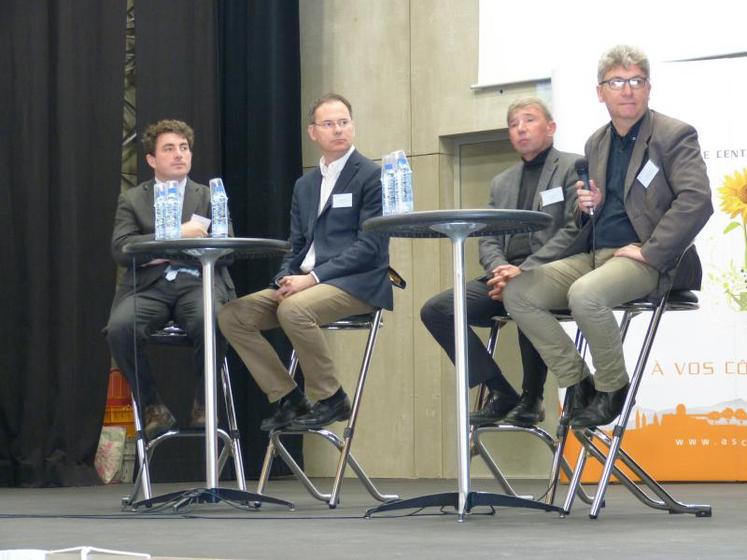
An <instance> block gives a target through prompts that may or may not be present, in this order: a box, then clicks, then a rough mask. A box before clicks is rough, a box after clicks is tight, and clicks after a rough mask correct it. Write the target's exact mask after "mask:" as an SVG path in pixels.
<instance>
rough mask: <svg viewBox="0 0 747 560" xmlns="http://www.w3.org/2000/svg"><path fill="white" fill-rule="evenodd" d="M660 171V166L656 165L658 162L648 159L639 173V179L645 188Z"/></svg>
mask: <svg viewBox="0 0 747 560" xmlns="http://www.w3.org/2000/svg"><path fill="white" fill-rule="evenodd" d="M658 172H659V168H658V167H656V164H655V163H654V162H653V161H651V160H648V161H647V162H646V165H644V166H643V169H641V172H640V173H639V174H638V181H639V182H640V183H641V185H643V186H644V187H645V188H648V186H649V185H650V184H651V181H652V180H653V179H654V177H656V174H657V173H658Z"/></svg>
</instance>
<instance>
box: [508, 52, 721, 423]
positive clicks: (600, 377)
mask: <svg viewBox="0 0 747 560" xmlns="http://www.w3.org/2000/svg"><path fill="white" fill-rule="evenodd" d="M649 72H650V65H649V61H648V59H647V57H646V55H645V54H644V53H643V52H641V51H640V50H638V49H636V48H633V47H629V46H626V45H620V46H617V47H614V48H612V49H610V50H609V51H608V52H606V53H605V54H604V55H603V56H602V58H601V60H600V61H599V67H598V85H597V95H598V97H599V101H600V102H602V103H604V104H605V105H606V106H607V110H608V112H609V114H610V117H611V123H610V124H608V125H605V126H603V127H602V128H600V129H599V130H597V131H596V132H595V133H594V134H592V135H591V137H590V138H589V140H588V141H587V142H586V147H585V153H586V157H587V159H588V164H589V166H588V168H589V175H590V177H591V180H590V184H589V185H588V186H587V185H584V183H583V182H581V181H579V183H577V188H578V209H579V210H580V212H579V213H578V215H579V219H580V221H581V224H582V226H583V227H582V229H581V231H580V233H579V235H578V237H577V238H576V239H575V240H574V242H573V243H572V244H571V246H570V247H569V249H568V250H567V251H566V258H563V259H562V260H559V261H556V262H554V263H549V264H546V265H543V266H541V267H539V268H537V269H535V270H533V271H530V272H528V273H527V274H523V275H522V276H521V277H519V278H517V279H515V280H514V281H513V282H512V283H511V284H509V285H508V286H507V288H506V290H505V294H504V300H503V301H504V303H505V305H506V308H507V309H508V310H509V311H510V313H511V316H512V317H513V318H514V320H515V321H516V322H517V323H518V325H519V327H520V328H521V329H522V330H523V331H524V333H526V335H527V336H528V337H529V339H530V340H531V341H532V342H533V343H534V345H535V347H536V348H537V350H539V352H540V354H541V355H542V358H543V359H544V360H545V363H546V364H547V365H548V367H549V368H550V370H551V371H553V372H554V373H555V375H556V376H557V377H558V384H559V385H560V386H561V387H569V388H570V390H571V391H572V393H571V394H572V401H571V411H570V422H571V425H573V426H575V427H588V426H599V425H604V424H608V423H610V422H612V421H613V420H614V419H615V418H616V417H617V416H618V415H619V414H620V412H621V410H622V407H623V405H624V402H625V396H626V395H627V391H628V386H629V382H628V374H627V371H626V368H625V359H624V356H623V349H622V340H621V336H620V329H619V328H618V325H617V321H616V320H615V317H614V315H613V312H612V308H613V307H615V306H617V305H620V304H622V303H625V302H628V301H631V300H634V299H638V298H642V297H646V296H648V295H650V294H652V295H659V296H660V295H663V294H664V293H666V290H667V289H668V288H669V287H670V286H672V285H674V287H676V288H682V289H698V288H699V287H700V277H701V268H700V261H699V259H698V257H697V254H696V253H695V247H694V246H693V245H692V243H693V240H694V239H695V236H696V235H697V234H698V232H699V231H700V230H701V229H702V228H703V226H704V225H705V223H706V222H707V221H708V218H709V216H710V215H711V214H712V213H713V207H712V204H711V190H710V186H709V182H708V176H707V175H706V167H705V163H704V162H703V158H702V157H701V151H700V146H699V144H698V134H697V132H696V131H695V129H694V128H693V127H692V126H690V125H688V124H686V123H683V122H681V121H678V120H675V119H673V118H670V117H667V116H664V115H662V114H661V113H657V112H655V111H652V110H650V109H649V107H648V100H649V94H650V91H651V83H650V81H649ZM592 226H593V227H592ZM683 255H684V256H683ZM680 257H682V259H681V261H680ZM678 262H680V264H679V267H678V266H677V265H678ZM675 272H676V277H675ZM565 307H568V308H569V309H570V310H571V313H572V314H573V317H574V319H575V320H576V323H577V324H578V326H579V328H580V329H581V331H582V332H583V334H584V336H585V337H586V340H587V341H588V343H589V348H590V350H591V355H592V359H593V363H594V367H595V369H596V373H595V375H594V379H593V382H592V380H591V377H590V372H589V370H588V368H587V366H586V364H585V362H584V360H583V359H582V357H581V356H580V355H579V354H578V352H576V350H575V347H574V344H573V342H572V341H571V339H570V337H569V336H568V335H567V334H566V333H565V331H564V330H563V329H562V328H561V327H560V325H559V324H558V322H557V321H555V320H554V319H553V318H552V315H551V314H550V313H549V311H548V310H550V309H557V308H565Z"/></svg>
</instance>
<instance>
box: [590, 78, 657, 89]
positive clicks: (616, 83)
mask: <svg viewBox="0 0 747 560" xmlns="http://www.w3.org/2000/svg"><path fill="white" fill-rule="evenodd" d="M646 82H648V78H643V77H641V76H635V77H633V78H628V79H625V78H610V79H609V80H604V81H601V82H599V85H600V86H601V85H603V84H607V85H608V86H609V87H610V89H613V90H615V91H620V90H621V89H624V88H625V84H628V85H629V86H630V89H641V88H642V87H643V86H645V85H646Z"/></svg>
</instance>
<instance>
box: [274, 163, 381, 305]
mask: <svg viewBox="0 0 747 560" xmlns="http://www.w3.org/2000/svg"><path fill="white" fill-rule="evenodd" d="M321 186H322V173H321V171H320V169H319V167H315V168H314V169H313V170H311V171H309V172H308V173H306V174H304V175H303V176H302V177H301V178H300V179H298V180H297V181H296V185H295V187H294V188H293V200H292V203H291V214H290V218H291V219H290V239H289V241H290V244H291V253H290V254H289V255H287V256H286V257H285V258H284V259H283V262H282V264H281V266H280V270H279V272H278V273H277V274H276V275H275V278H274V279H273V282H275V281H277V280H278V279H280V278H281V277H283V276H288V275H291V274H302V272H301V269H300V266H301V263H302V262H303V259H304V257H305V256H306V253H307V252H308V251H309V247H310V246H311V242H312V241H313V242H314V250H315V253H316V262H315V265H314V274H316V276H317V278H319V282H321V283H324V284H330V285H332V286H336V287H338V288H340V289H341V290H344V291H345V292H347V293H349V294H350V295H352V296H355V297H356V298H358V299H360V300H363V301H365V302H367V303H369V304H370V305H372V306H374V307H382V308H384V309H392V307H393V301H392V285H391V282H390V281H389V274H388V270H389V239H388V238H386V237H384V236H380V235H375V234H371V233H365V232H364V231H363V229H362V227H363V222H364V221H366V220H367V219H368V218H371V217H374V216H380V215H381V170H380V168H379V166H378V165H376V164H375V163H374V162H372V161H371V160H369V159H368V158H366V157H364V156H363V155H361V154H360V153H359V152H358V151H357V150H354V151H353V153H352V154H350V157H349V158H348V161H347V163H346V164H345V167H343V169H342V172H341V173H340V177H339V178H338V179H337V183H336V184H335V187H334V189H332V193H331V194H330V196H329V199H328V200H327V203H326V204H325V205H324V208H323V209H322V212H321V214H318V209H319V196H320V194H321ZM348 193H349V194H350V195H351V196H352V200H350V199H349V198H347V197H344V198H343V197H339V196H338V197H335V195H343V194H348ZM348 202H349V203H350V204H349V205H348ZM317 214H318V215H317Z"/></svg>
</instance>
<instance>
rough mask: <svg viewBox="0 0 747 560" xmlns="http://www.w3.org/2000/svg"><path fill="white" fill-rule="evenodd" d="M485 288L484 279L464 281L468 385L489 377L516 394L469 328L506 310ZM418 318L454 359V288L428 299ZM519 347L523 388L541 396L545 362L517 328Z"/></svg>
mask: <svg viewBox="0 0 747 560" xmlns="http://www.w3.org/2000/svg"><path fill="white" fill-rule="evenodd" d="M488 291H489V288H488V285H487V283H486V282H485V281H483V280H479V279H478V280H471V281H470V282H467V286H466V300H467V324H468V325H469V326H468V327H467V350H468V356H467V370H468V373H469V385H470V387H475V386H477V385H480V384H481V383H485V382H486V381H488V380H490V382H491V385H492V386H493V387H495V388H497V389H498V390H499V391H500V392H501V393H504V394H505V395H509V396H516V397H518V395H517V393H516V391H515V390H514V388H513V387H511V384H510V383H509V382H508V380H507V379H506V378H505V377H504V376H503V373H502V372H501V368H499V367H498V364H496V363H495V360H493V357H492V356H491V355H490V354H488V351H487V349H486V348H485V346H484V345H483V343H482V340H480V337H478V336H477V334H476V333H475V331H474V330H473V329H472V328H470V326H476V327H490V326H491V325H492V321H491V320H490V318H491V317H493V316H494V315H502V314H505V313H506V310H505V308H504V307H503V303H502V302H500V301H494V300H492V299H490V297H488ZM420 319H421V321H423V324H424V325H425V327H426V328H427V329H428V331H429V332H430V333H431V335H432V336H433V338H435V339H436V342H438V343H439V344H440V345H441V347H442V348H443V349H444V351H445V352H446V354H447V355H448V356H449V358H450V359H451V361H452V362H453V361H454V346H455V345H454V291H453V290H446V291H445V292H441V293H440V294H438V295H435V296H433V297H432V298H431V299H429V300H428V301H427V302H426V303H425V305H423V307H422V309H421V310H420ZM519 349H520V351H521V361H522V365H523V368H524V379H523V381H522V390H523V391H525V392H527V393H530V394H533V395H538V396H540V397H541V396H542V391H543V388H544V386H545V379H546V378H547V366H546V365H545V362H543V361H542V358H541V357H540V355H539V354H538V353H537V351H536V350H535V349H534V346H532V343H531V342H529V339H528V338H527V337H526V336H524V333H522V332H521V331H519Z"/></svg>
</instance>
